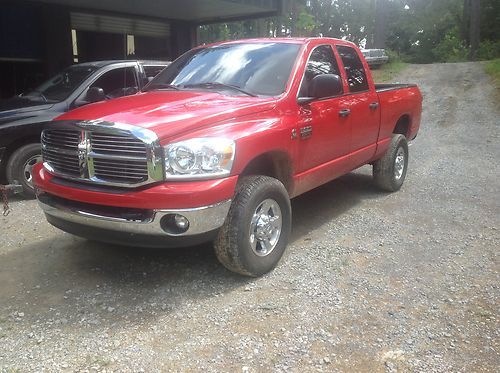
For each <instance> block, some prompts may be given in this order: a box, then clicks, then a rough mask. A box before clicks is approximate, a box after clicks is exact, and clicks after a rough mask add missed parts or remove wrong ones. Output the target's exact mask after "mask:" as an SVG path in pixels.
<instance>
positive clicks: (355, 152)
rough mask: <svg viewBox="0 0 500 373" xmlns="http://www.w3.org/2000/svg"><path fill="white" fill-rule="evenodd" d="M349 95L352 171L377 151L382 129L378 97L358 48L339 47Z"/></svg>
mask: <svg viewBox="0 0 500 373" xmlns="http://www.w3.org/2000/svg"><path fill="white" fill-rule="evenodd" d="M336 48H337V52H338V54H339V56H340V58H341V60H342V64H343V66H344V70H345V75H346V78H347V83H348V86H349V87H348V88H349V92H348V94H347V95H346V96H345V99H346V100H347V105H348V106H349V109H350V111H351V112H350V117H351V149H350V151H351V153H352V156H351V159H352V161H353V167H357V166H359V165H361V164H363V163H365V162H367V161H368V160H369V159H370V158H371V157H373V155H374V154H375V150H376V142H377V138H378V132H379V127H380V107H379V102H378V95H377V93H376V92H375V90H374V89H373V88H371V89H370V85H369V83H368V78H367V74H366V71H365V68H364V66H363V62H362V61H361V57H360V56H359V54H358V51H357V50H356V49H355V48H352V47H349V46H346V45H337V47H336Z"/></svg>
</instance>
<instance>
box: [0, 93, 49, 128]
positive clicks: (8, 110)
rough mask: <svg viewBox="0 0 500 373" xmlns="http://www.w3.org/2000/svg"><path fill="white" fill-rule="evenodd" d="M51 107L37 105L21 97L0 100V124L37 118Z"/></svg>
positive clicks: (42, 104)
mask: <svg viewBox="0 0 500 373" xmlns="http://www.w3.org/2000/svg"><path fill="white" fill-rule="evenodd" d="M52 106H53V104H47V103H44V102H41V103H38V102H34V101H30V100H28V99H27V98H22V97H13V98H10V99H8V100H2V101H0V124H2V123H6V122H12V121H17V120H21V119H25V118H30V117H35V116H38V115H40V114H41V113H43V112H45V111H47V110H49V109H50V108H52Z"/></svg>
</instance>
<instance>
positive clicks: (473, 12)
mask: <svg viewBox="0 0 500 373" xmlns="http://www.w3.org/2000/svg"><path fill="white" fill-rule="evenodd" d="M480 22H481V4H480V0H471V4H470V23H469V28H470V32H469V39H470V52H469V59H471V60H475V59H476V58H477V52H478V50H479V40H480V36H481V35H480V33H481V28H480Z"/></svg>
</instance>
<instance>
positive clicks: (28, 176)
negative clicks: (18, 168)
mask: <svg viewBox="0 0 500 373" xmlns="http://www.w3.org/2000/svg"><path fill="white" fill-rule="evenodd" d="M41 161H42V156H41V154H37V155H34V156H33V157H30V158H28V160H27V161H26V162H25V163H24V167H23V176H24V181H25V182H26V184H28V185H29V186H32V185H33V166H34V165H35V164H37V163H38V162H41Z"/></svg>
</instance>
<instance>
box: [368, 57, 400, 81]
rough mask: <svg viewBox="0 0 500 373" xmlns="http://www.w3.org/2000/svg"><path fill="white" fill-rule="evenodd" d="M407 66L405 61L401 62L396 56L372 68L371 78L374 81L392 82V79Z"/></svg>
mask: <svg viewBox="0 0 500 373" xmlns="http://www.w3.org/2000/svg"><path fill="white" fill-rule="evenodd" d="M389 58H390V57H389ZM407 66H408V64H407V63H406V62H402V61H401V60H400V59H398V58H396V59H394V60H390V61H389V62H388V63H386V64H385V65H382V66H381V67H380V68H378V69H375V70H372V76H373V80H374V81H375V82H376V83H390V82H394V80H395V79H396V77H397V76H398V75H399V74H400V73H401V71H403V70H404V69H405V68H406V67H407Z"/></svg>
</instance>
